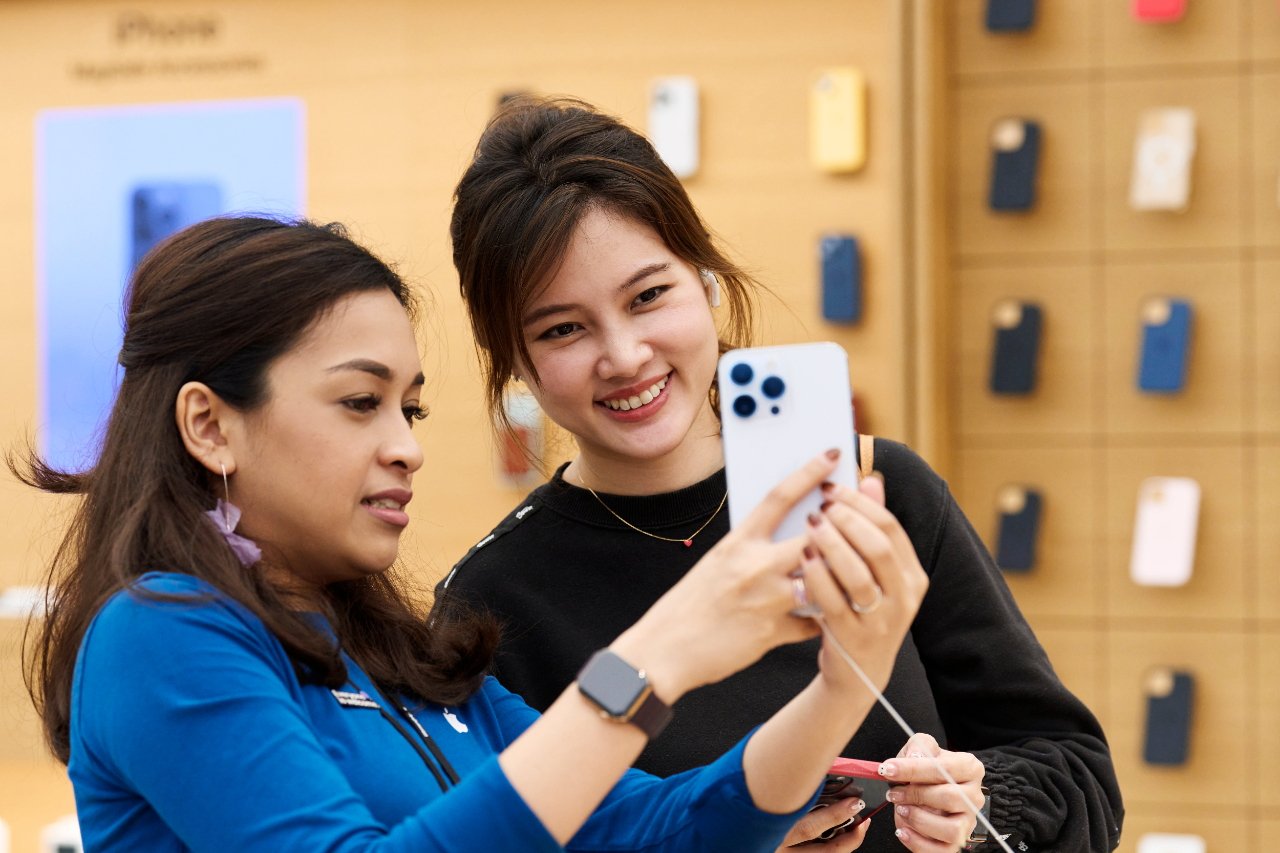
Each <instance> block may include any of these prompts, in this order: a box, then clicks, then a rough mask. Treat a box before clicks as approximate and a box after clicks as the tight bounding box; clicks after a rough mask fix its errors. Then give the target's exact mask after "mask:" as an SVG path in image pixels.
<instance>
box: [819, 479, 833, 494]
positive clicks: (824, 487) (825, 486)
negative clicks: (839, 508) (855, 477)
mask: <svg viewBox="0 0 1280 853" xmlns="http://www.w3.org/2000/svg"><path fill="white" fill-rule="evenodd" d="M835 487H836V484H835V483H833V482H831V481H830V480H827V481H826V482H824V483H823V484H822V487H821V488H822V491H824V492H830V491H832V490H833V489H835Z"/></svg>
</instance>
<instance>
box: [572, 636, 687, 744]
mask: <svg viewBox="0 0 1280 853" xmlns="http://www.w3.org/2000/svg"><path fill="white" fill-rule="evenodd" d="M578 691H579V692H580V693H582V695H583V696H585V697H587V699H589V700H591V702H592V703H593V704H594V705H595V706H596V707H597V708H598V709H599V710H600V716H602V717H604V718H605V719H609V720H614V721H616V722H619V723H630V724H631V725H633V726H635V727H636V728H638V729H640V731H642V732H644V733H645V734H646V735H648V737H649V739H650V740H652V739H653V738H655V737H657V736H658V734H659V733H660V732H661V731H662V730H663V729H664V728H666V727H667V723H669V722H671V717H672V712H671V708H670V707H669V706H667V704H666V703H664V702H663V701H662V700H661V699H659V698H658V697H657V696H656V695H654V692H653V688H652V687H650V686H649V679H648V678H647V677H645V673H644V670H642V669H636V668H635V667H634V666H632V665H631V664H629V663H627V662H626V661H625V660H623V659H622V658H620V657H619V656H618V655H617V654H615V653H614V652H612V651H610V650H609V649H601V650H600V651H598V652H596V653H595V654H594V655H592V656H591V659H590V660H589V661H587V665H586V666H584V667H583V668H582V671H581V672H579V673H578Z"/></svg>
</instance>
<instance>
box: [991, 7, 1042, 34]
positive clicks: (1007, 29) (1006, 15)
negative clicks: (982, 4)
mask: <svg viewBox="0 0 1280 853" xmlns="http://www.w3.org/2000/svg"><path fill="white" fill-rule="evenodd" d="M1035 22H1036V0H987V30H988V31H989V32H993V33H1020V32H1025V31H1026V30H1029V29H1031V26H1032V25H1033V24H1034V23H1035Z"/></svg>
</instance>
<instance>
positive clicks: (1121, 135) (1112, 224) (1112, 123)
mask: <svg viewBox="0 0 1280 853" xmlns="http://www.w3.org/2000/svg"><path fill="white" fill-rule="evenodd" d="M1112 5H1114V6H1117V7H1118V6H1119V5H1120V4H1112ZM1189 5H1190V6H1204V5H1206V4H1189ZM1153 26H1154V25H1153ZM1102 91H1103V110H1102V112H1103V126H1102V128H1101V130H1102V136H1103V140H1104V149H1103V150H1104V154H1103V162H1102V170H1103V182H1102V188H1103V199H1102V225H1103V228H1102V234H1101V238H1102V247H1103V248H1104V249H1147V250H1165V249H1179V250H1181V249H1207V248H1226V247H1237V246H1240V245H1243V244H1244V242H1245V237H1244V235H1243V233H1242V230H1241V218H1240V211H1241V204H1240V198H1241V195H1240V194H1241V185H1242V182H1243V172H1242V171H1241V168H1242V167H1241V163H1240V156H1241V150H1242V149H1241V132H1240V80H1239V78H1238V77H1236V76H1231V75H1217V76H1212V77H1208V76H1206V77H1179V78H1178V79H1165V80H1157V79H1141V80H1123V79H1121V80H1108V81H1106V82H1105V83H1104V84H1103V87H1102ZM1153 107H1189V108H1191V109H1193V110H1195V113H1196V151H1195V156H1194V159H1193V161H1192V166H1191V192H1190V197H1189V202H1188V208H1187V209H1186V210H1185V211H1182V212H1173V211H1160V210H1155V211H1151V210H1142V211H1139V210H1133V209H1132V208H1131V207H1130V206H1129V182H1130V180H1131V177H1132V174H1133V148H1134V140H1135V139H1136V138H1137V131H1138V118H1139V115H1140V114H1141V113H1142V112H1143V111H1144V110H1146V109H1148V108H1153Z"/></svg>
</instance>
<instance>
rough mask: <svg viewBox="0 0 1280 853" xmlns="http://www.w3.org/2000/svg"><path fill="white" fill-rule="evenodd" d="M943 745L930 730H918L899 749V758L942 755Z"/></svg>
mask: <svg viewBox="0 0 1280 853" xmlns="http://www.w3.org/2000/svg"><path fill="white" fill-rule="evenodd" d="M941 754H942V747H941V746H939V745H938V741H937V739H936V738H935V737H934V736H933V735H931V734H929V733H928V732H916V733H915V734H913V735H912V736H911V737H910V738H908V739H907V742H906V743H904V744H903V745H902V749H900V750H898V757H899V758H923V757H924V756H926V755H934V756H937V755H941Z"/></svg>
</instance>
